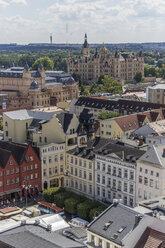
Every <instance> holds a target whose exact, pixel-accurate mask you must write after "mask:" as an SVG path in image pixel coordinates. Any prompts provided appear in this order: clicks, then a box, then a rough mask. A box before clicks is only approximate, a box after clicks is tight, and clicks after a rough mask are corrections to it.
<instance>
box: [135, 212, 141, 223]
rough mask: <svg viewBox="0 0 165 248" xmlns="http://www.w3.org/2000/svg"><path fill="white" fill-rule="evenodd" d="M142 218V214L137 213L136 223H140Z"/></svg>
mask: <svg viewBox="0 0 165 248" xmlns="http://www.w3.org/2000/svg"><path fill="white" fill-rule="evenodd" d="M141 219H142V216H141V215H140V214H137V215H135V225H136V224H138V223H139V221H140V220H141Z"/></svg>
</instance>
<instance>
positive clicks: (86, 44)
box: [83, 33, 88, 48]
mask: <svg viewBox="0 0 165 248" xmlns="http://www.w3.org/2000/svg"><path fill="white" fill-rule="evenodd" d="M83 47H84V48H87V47H88V41H87V33H85V38H84V45H83Z"/></svg>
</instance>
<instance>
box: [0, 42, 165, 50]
mask: <svg viewBox="0 0 165 248" xmlns="http://www.w3.org/2000/svg"><path fill="white" fill-rule="evenodd" d="M101 46H102V44H90V47H91V48H100V47H101ZM105 46H106V47H107V48H108V49H109V50H115V49H116V48H118V49H120V50H121V49H124V50H131V51H137V50H139V49H140V48H141V47H142V48H143V50H144V51H152V50H158V51H161V50H165V42H151V43H150V42H148V43H118V44H108V43H107V44H105ZM81 47H82V44H65V43H63V44H62V43H61V44H59V43H57V44H56V43H54V44H49V43H30V44H27V45H19V44H16V43H11V44H0V50H11V51H18V50H29V51H35V50H42V49H48V50H51V49H53V50H54V49H68V50H79V49H81Z"/></svg>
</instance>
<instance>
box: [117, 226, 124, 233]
mask: <svg viewBox="0 0 165 248" xmlns="http://www.w3.org/2000/svg"><path fill="white" fill-rule="evenodd" d="M125 228H126V226H121V227H120V229H119V230H118V231H117V232H118V233H121V232H122V231H123V230H124V229H125Z"/></svg>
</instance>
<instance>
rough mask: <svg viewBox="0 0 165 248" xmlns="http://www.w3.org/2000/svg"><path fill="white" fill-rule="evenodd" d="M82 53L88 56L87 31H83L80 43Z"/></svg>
mask: <svg viewBox="0 0 165 248" xmlns="http://www.w3.org/2000/svg"><path fill="white" fill-rule="evenodd" d="M82 54H83V56H84V57H88V56H90V49H89V44H88V41H87V33H85V37H84V43H83V45H82Z"/></svg>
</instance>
